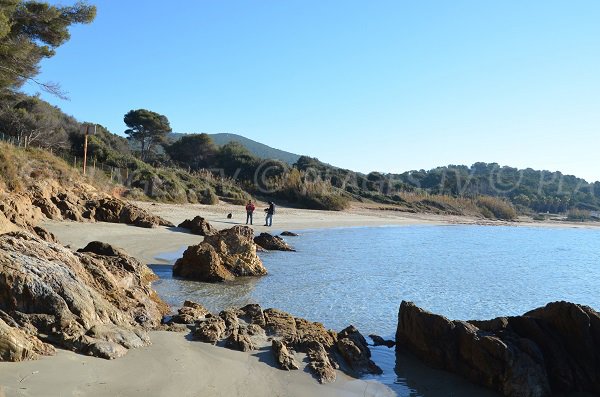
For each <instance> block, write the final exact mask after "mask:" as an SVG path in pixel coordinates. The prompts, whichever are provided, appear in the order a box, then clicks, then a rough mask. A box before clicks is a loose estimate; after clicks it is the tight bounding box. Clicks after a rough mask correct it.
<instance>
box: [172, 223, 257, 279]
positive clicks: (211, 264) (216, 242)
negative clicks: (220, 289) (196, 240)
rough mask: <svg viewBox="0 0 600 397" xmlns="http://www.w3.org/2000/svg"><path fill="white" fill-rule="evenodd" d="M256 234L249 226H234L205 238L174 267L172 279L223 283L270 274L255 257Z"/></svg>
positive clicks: (187, 250)
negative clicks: (254, 238)
mask: <svg viewBox="0 0 600 397" xmlns="http://www.w3.org/2000/svg"><path fill="white" fill-rule="evenodd" d="M253 235H254V232H253V230H252V229H251V228H249V227H247V226H234V227H232V228H231V229H225V230H221V231H219V232H217V233H216V234H214V235H210V236H206V237H205V238H204V241H203V242H202V243H200V244H198V245H193V246H190V247H188V248H187V249H186V250H185V252H184V253H183V257H181V258H179V259H178V260H177V261H176V262H175V265H174V266H173V276H176V277H182V278H188V279H192V280H198V281H207V282H222V281H229V280H233V279H235V278H236V277H244V276H263V275H265V274H267V269H265V267H264V265H263V263H262V261H261V260H260V258H259V257H258V255H256V245H255V244H254V242H253V240H252V238H253Z"/></svg>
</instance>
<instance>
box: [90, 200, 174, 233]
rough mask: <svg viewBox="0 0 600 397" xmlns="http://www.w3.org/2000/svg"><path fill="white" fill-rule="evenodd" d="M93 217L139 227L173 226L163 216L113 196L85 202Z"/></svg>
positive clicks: (98, 219)
mask: <svg viewBox="0 0 600 397" xmlns="http://www.w3.org/2000/svg"><path fill="white" fill-rule="evenodd" d="M86 208H87V209H88V211H90V214H91V216H92V217H93V219H96V220H97V221H101V222H112V223H126V224H129V225H135V226H139V227H146V228H150V227H156V226H174V225H173V224H172V223H171V222H169V221H166V220H164V219H163V218H161V217H159V216H156V215H152V214H150V213H149V212H147V211H145V210H143V209H141V208H139V207H136V206H135V205H133V204H130V203H127V202H124V201H122V200H119V199H116V198H113V197H104V198H101V199H99V200H90V201H88V202H87V203H86Z"/></svg>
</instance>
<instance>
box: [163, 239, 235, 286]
mask: <svg viewBox="0 0 600 397" xmlns="http://www.w3.org/2000/svg"><path fill="white" fill-rule="evenodd" d="M173 276H174V277H182V278H187V279H191V280H198V281H207V282H213V283H214V282H222V281H231V280H233V279H235V275H234V274H233V273H232V272H231V271H230V270H229V269H228V268H227V267H225V265H224V264H223V261H222V260H221V257H220V256H219V254H218V253H217V251H216V250H215V249H214V247H213V246H211V245H209V244H205V243H200V244H198V245H192V246H189V247H188V248H187V249H186V250H185V251H184V253H183V257H181V258H179V259H177V261H176V262H175V265H173Z"/></svg>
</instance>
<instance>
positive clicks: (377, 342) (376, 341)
mask: <svg viewBox="0 0 600 397" xmlns="http://www.w3.org/2000/svg"><path fill="white" fill-rule="evenodd" d="M369 338H371V339H372V340H373V346H387V347H394V346H395V345H396V342H394V341H393V340H387V339H383V338H382V337H381V336H379V335H374V334H371V335H369Z"/></svg>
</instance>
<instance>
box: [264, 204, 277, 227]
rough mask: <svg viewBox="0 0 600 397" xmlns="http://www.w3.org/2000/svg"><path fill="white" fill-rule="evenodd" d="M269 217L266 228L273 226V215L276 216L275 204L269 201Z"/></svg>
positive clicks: (267, 211) (266, 210)
mask: <svg viewBox="0 0 600 397" xmlns="http://www.w3.org/2000/svg"><path fill="white" fill-rule="evenodd" d="M265 212H266V213H267V216H266V218H265V226H272V225H273V214H275V203H273V202H272V201H269V208H265Z"/></svg>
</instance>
